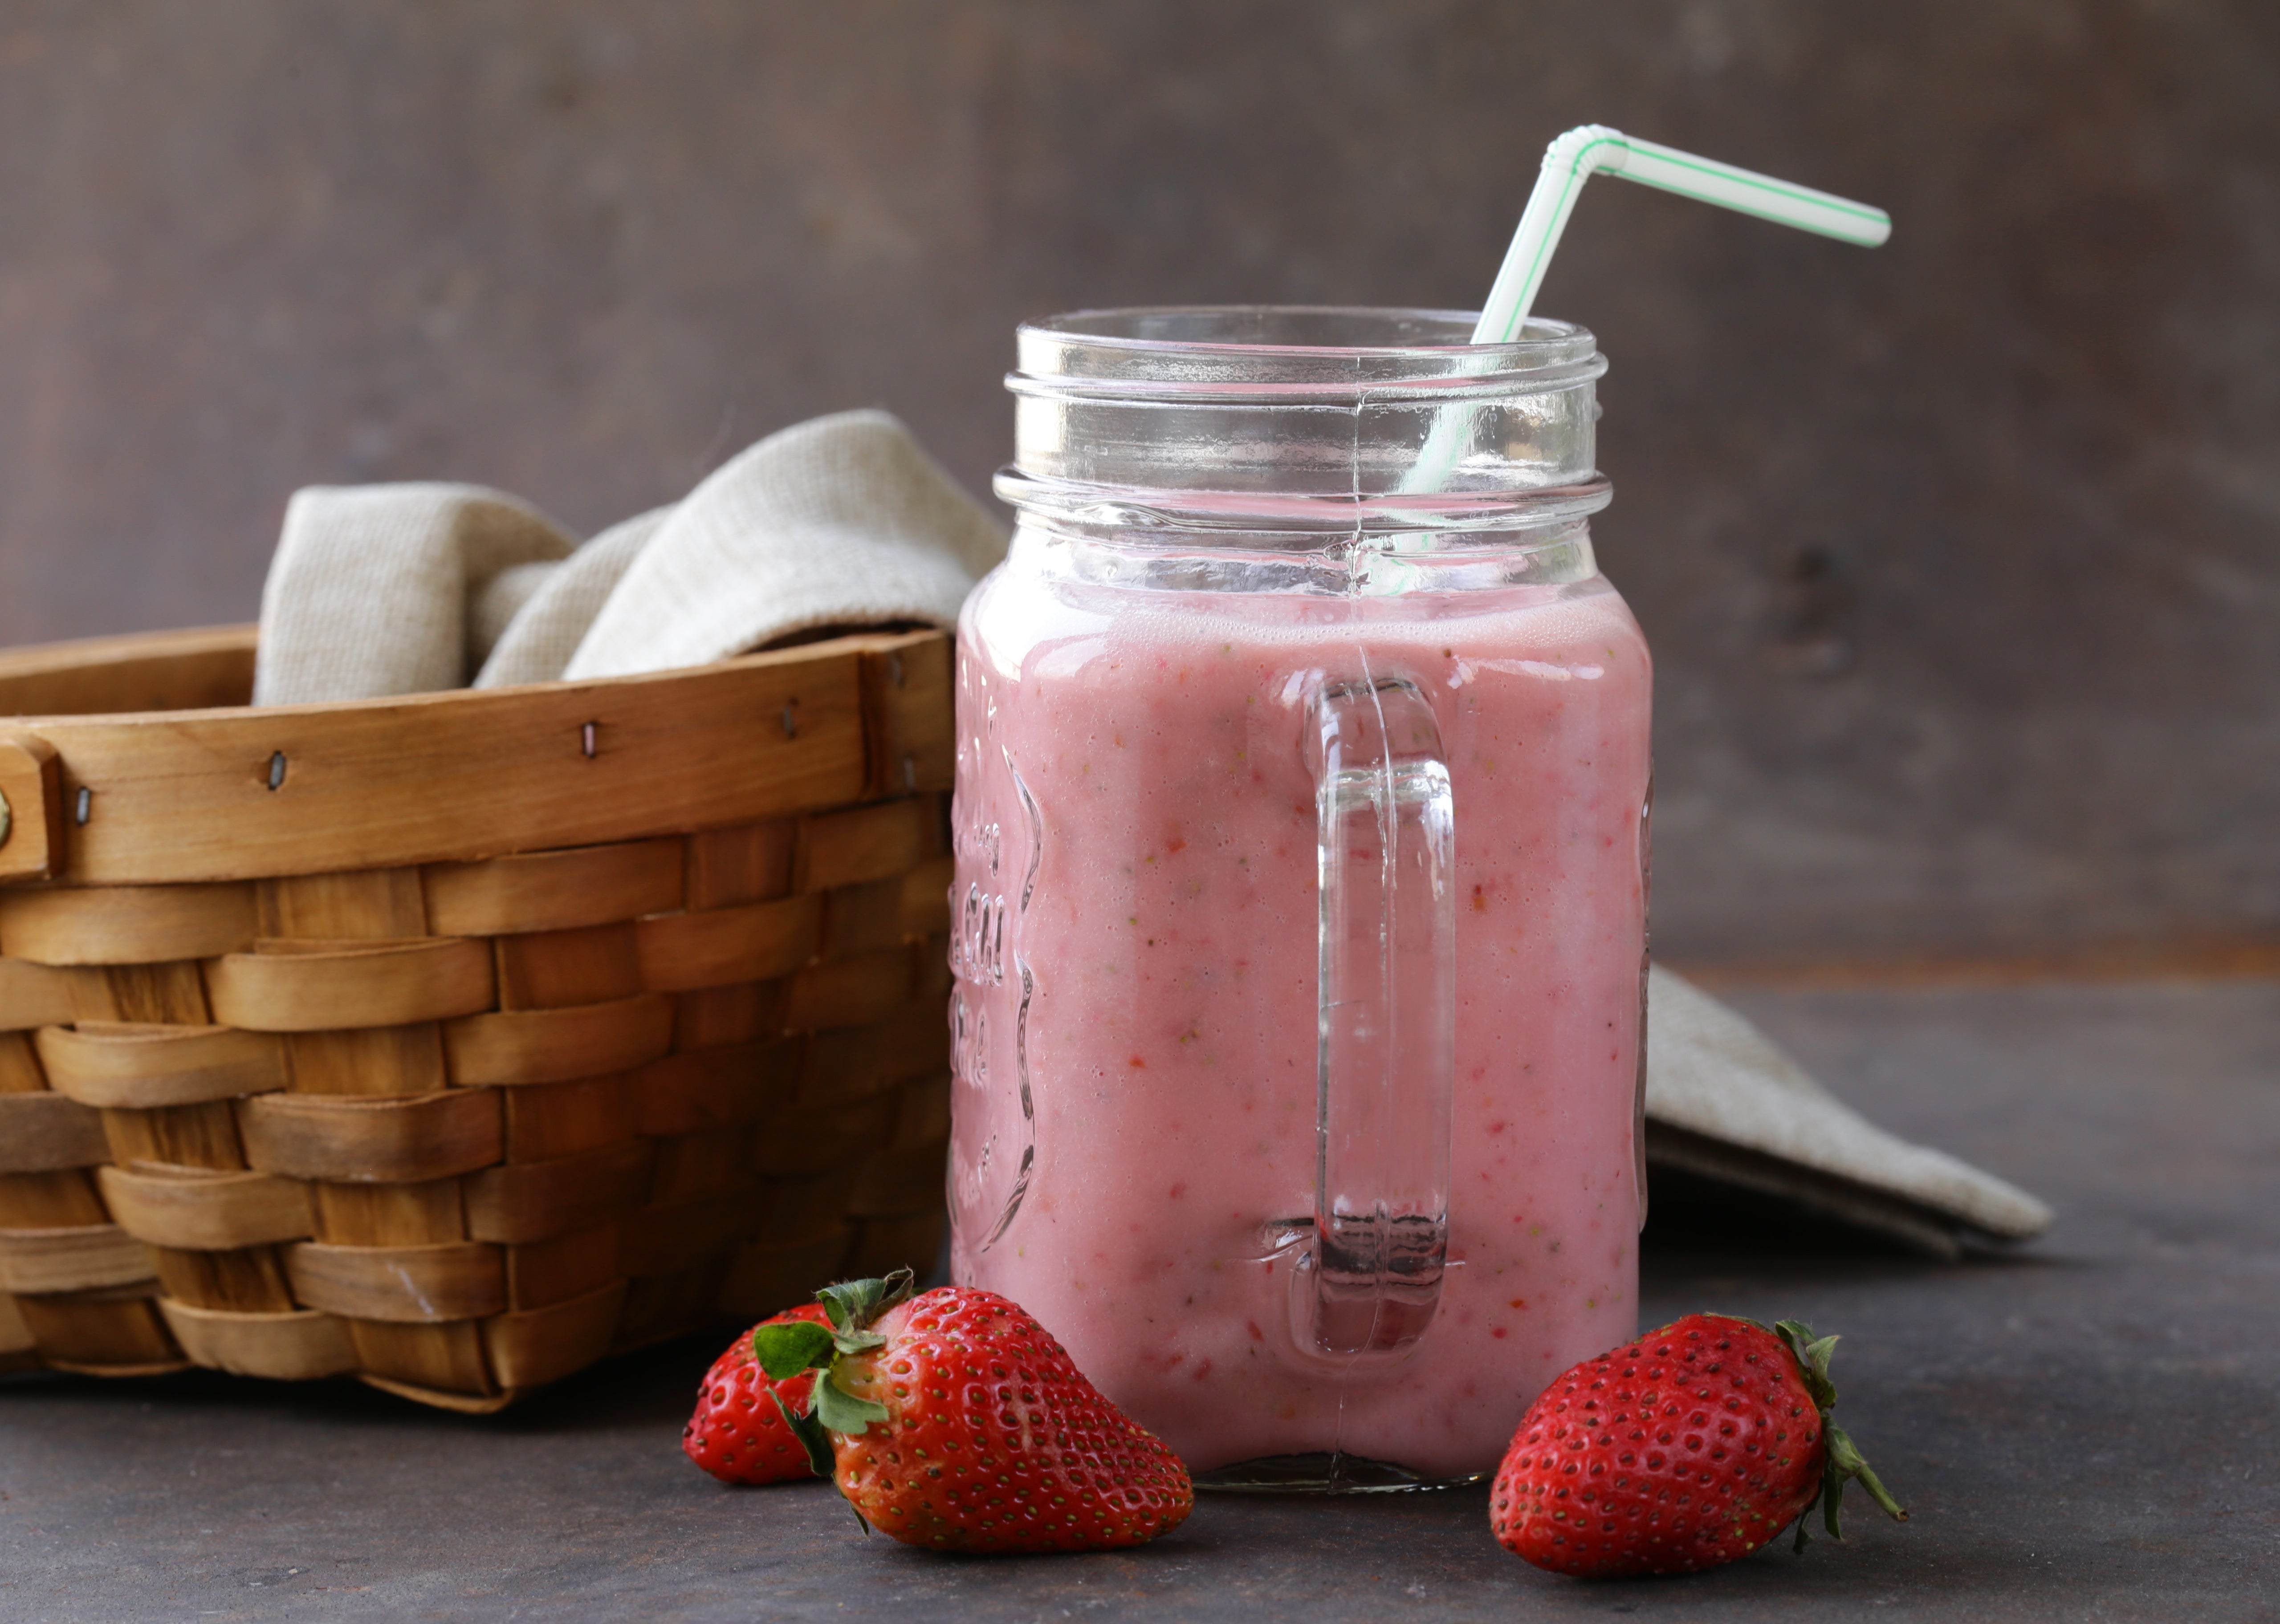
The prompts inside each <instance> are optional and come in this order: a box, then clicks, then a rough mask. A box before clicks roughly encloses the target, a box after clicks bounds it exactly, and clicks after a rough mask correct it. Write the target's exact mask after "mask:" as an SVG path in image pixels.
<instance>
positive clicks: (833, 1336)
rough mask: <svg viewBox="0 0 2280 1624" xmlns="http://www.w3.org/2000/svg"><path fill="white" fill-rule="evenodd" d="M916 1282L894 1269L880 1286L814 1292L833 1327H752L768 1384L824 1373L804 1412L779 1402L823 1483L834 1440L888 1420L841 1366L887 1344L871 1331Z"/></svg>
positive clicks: (848, 1285) (854, 1283) (854, 1284)
mask: <svg viewBox="0 0 2280 1624" xmlns="http://www.w3.org/2000/svg"><path fill="white" fill-rule="evenodd" d="M916 1284H917V1277H916V1276H915V1275H913V1274H912V1272H911V1271H910V1270H908V1269H897V1270H896V1271H895V1272H894V1273H893V1274H890V1275H888V1276H887V1277H886V1278H885V1279H883V1280H851V1281H841V1282H840V1283H839V1284H837V1285H835V1286H826V1287H825V1288H824V1289H822V1290H820V1291H819V1292H817V1293H816V1294H815V1296H816V1300H817V1301H818V1302H820V1303H821V1304H822V1305H823V1312H825V1313H826V1314H827V1315H828V1316H829V1317H830V1320H831V1323H830V1325H829V1326H828V1327H826V1326H820V1325H816V1324H814V1323H813V1322H810V1321H793V1322H791V1323H789V1324H767V1325H762V1326H759V1327H756V1328H754V1330H753V1332H752V1357H753V1358H757V1359H758V1360H759V1362H760V1368H761V1369H762V1370H764V1371H766V1373H767V1375H768V1379H769V1380H770V1381H772V1382H782V1381H783V1380H785V1379H786V1378H787V1377H790V1376H796V1375H797V1374H800V1373H801V1372H802V1371H805V1370H813V1371H817V1372H819V1373H820V1374H818V1375H817V1376H816V1378H815V1385H814V1388H813V1392H812V1393H811V1395H810V1397H809V1398H808V1403H807V1407H806V1408H805V1410H803V1411H800V1412H797V1413H795V1412H793V1411H792V1409H791V1408H790V1405H786V1404H785V1403H784V1401H783V1400H782V1398H778V1399H777V1400H776V1407H777V1408H778V1409H779V1410H781V1411H782V1412H783V1418H784V1420H785V1422H786V1423H787V1424H788V1425H789V1426H790V1428H791V1429H792V1432H793V1433H794V1435H797V1437H798V1439H799V1441H800V1442H801V1443H803V1444H805V1446H806V1449H807V1459H808V1464H809V1465H810V1466H813V1467H814V1468H815V1474H816V1475H817V1476H818V1477H827V1478H828V1477H829V1476H830V1475H831V1474H832V1471H833V1456H832V1452H831V1438H830V1434H832V1433H835V1432H838V1433H847V1434H851V1435H861V1434H862V1433H863V1432H865V1431H866V1430H867V1429H868V1428H869V1427H870V1425H871V1423H872V1422H873V1421H883V1420H886V1419H887V1409H886V1406H885V1405H879V1404H874V1403H872V1402H871V1401H870V1400H869V1399H867V1398H858V1397H855V1396H854V1395H853V1394H851V1393H850V1392H848V1391H847V1389H845V1388H843V1387H842V1386H841V1385H840V1384H839V1381H838V1369H839V1361H840V1360H841V1359H843V1358H846V1357H848V1356H849V1355H851V1354H857V1353H867V1352H869V1351H871V1350H872V1349H874V1348H882V1347H884V1346H886V1343H887V1339H886V1338H885V1337H883V1336H882V1335H879V1334H878V1333H877V1332H876V1331H874V1330H873V1329H872V1328H871V1326H872V1324H873V1323H874V1321H875V1320H877V1319H878V1318H879V1316H880V1315H882V1314H883V1313H885V1312H887V1311H888V1310H889V1309H890V1308H892V1307H894V1306H895V1305H897V1304H899V1303H902V1302H905V1301H906V1300H908V1298H909V1297H910V1295H911V1291H912V1289H913V1287H914V1286H915V1285H916ZM866 1526H868V1525H866Z"/></svg>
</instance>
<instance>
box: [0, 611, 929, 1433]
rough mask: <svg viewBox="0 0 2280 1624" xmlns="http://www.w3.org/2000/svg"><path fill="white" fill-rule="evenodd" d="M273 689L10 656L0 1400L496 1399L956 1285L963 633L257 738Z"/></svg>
mask: <svg viewBox="0 0 2280 1624" xmlns="http://www.w3.org/2000/svg"><path fill="white" fill-rule="evenodd" d="M251 668H252V642H251V638H250V634H248V633H244V632H238V631H231V632H222V633H201V634H182V635H170V636H166V637H159V638H151V639H119V640H111V641H109V642H106V643H96V644H88V645H79V646H73V647H65V648H62V649H57V650H27V651H19V652H17V653H12V654H0V714H4V713H7V712H20V713H22V715H21V719H20V720H16V721H13V722H6V721H0V796H4V797H6V798H7V800H8V802H9V807H10V814H11V815H10V823H11V828H10V832H9V834H8V835H7V836H6V837H5V838H4V839H0V1370H5V1369H11V1368H19V1367H22V1366H26V1365H46V1366H52V1367H57V1368H63V1369H73V1370H82V1371H93V1372H96V1373H100V1374H122V1375H123V1374H142V1373H145V1372H150V1371H156V1370H161V1369H171V1368H179V1367H180V1366H182V1365H183V1364H185V1363H189V1364H197V1365H203V1366H208V1367H210V1368H213V1369H218V1370H224V1371H230V1372H234V1373H237V1374H249V1375H260V1376H266V1377H272V1378H277V1379H289V1380H302V1379H313V1378H317V1377H322V1376H333V1375H341V1374H354V1375H358V1376H360V1377H362V1378H363V1379H364V1380H366V1381H367V1382H371V1383H373V1384H374V1385H375V1386H379V1387H381V1388H383V1389H387V1390H389V1391H392V1392H397V1393H401V1394H404V1395H405V1396H407V1397H414V1398H418V1399H420V1400H422V1401H423V1402H427V1403H430V1404H435V1405H443V1406H446V1407H450V1408H454V1409H461V1410H469V1411H478V1412H480V1411H488V1410H491V1409H496V1408H497V1407H498V1406H499V1405H503V1404H505V1403H508V1402H511V1401H512V1398H513V1397H515V1396H516V1395H517V1394H518V1393H520V1392H521V1391H523V1390H526V1389H528V1388H530V1387H533V1386H536V1385H539V1384H541V1383H543V1382H550V1381H553V1380H556V1379H558V1378H559V1377H561V1376H564V1375H566V1374H570V1373H572V1372H573V1371H575V1370H577V1369H580V1368H582V1367H583V1366H585V1365H587V1364H589V1363H590V1362H592V1361H593V1360H594V1359H596V1358H601V1357H603V1356H604V1355H605V1353H607V1352H609V1351H613V1350H618V1349H624V1348H629V1347H634V1346H637V1345H639V1344H641V1343H645V1342H649V1341H652V1340H655V1339H657V1338H659V1337H661V1336H668V1335H675V1334H677V1333H679V1332H682V1331H684V1330H687V1329H689V1328H694V1327H696V1326H698V1325H701V1324H704V1323H705V1322H707V1321H708V1320H711V1319H712V1318H713V1317H714V1316H716V1315H720V1314H733V1315H738V1316H744V1317H751V1316H756V1315H758V1314H759V1313H762V1312H769V1311H772V1310H774V1309H775V1308H779V1307H782V1306H784V1305H787V1304H789V1303H790V1302H793V1301H797V1300H803V1299H805V1297H807V1295H808V1294H809V1293H810V1292H811V1291H812V1290H813V1289H814V1287H815V1286H816V1285H818V1284H820V1283H821V1282H822V1281H824V1280H826V1279H828V1278H832V1277H834V1276H836V1275H838V1274H843V1273H844V1272H845V1271H846V1269H847V1268H848V1267H850V1266H854V1265H864V1266H880V1265H881V1264H882V1259H885V1258H890V1257H891V1258H893V1262H892V1263H888V1264H885V1265H884V1266H888V1267H892V1266H899V1265H905V1264H907V1265H911V1266H916V1267H919V1268H920V1269H924V1268H925V1267H926V1266H928V1265H929V1264H930V1263H931V1262H932V1260H933V1257H934V1251H935V1248H936V1245H937V1244H938V1243H939V1238H940V1235H941V1228H942V1212H941V1202H942V1169H943V1164H944V1150H945V1145H946V1140H947V1133H948V1117H947V1106H946V1101H947V1090H948V1035H947V1028H946V1023H945V1020H944V998H945V997H946V993H947V985H948V983H947V969H946V966H945V963H944V946H945V938H946V935H947V933H948V930H949V928H950V912H949V907H948V902H947V890H948V885H949V857H948V849H947V805H946V791H947V790H948V789H949V785H950V779H951V767H952V763H953V758H954V757H953V741H952V736H951V672H950V659H949V652H948V645H947V641H946V640H945V639H944V637H942V636H941V635H938V634H931V633H928V634H918V635H883V634H874V635H860V636H854V637H846V638H840V639H836V640H832V641H829V642H825V643H816V644H812V645H809V646H807V647H805V648H800V649H796V650H783V651H780V652H775V653H769V654H763V655H759V656H752V657H748V658H743V659H739V660H733V661H728V662H725V663H723V664H721V665H719V666H708V667H705V668H703V669H701V670H697V671H691V672H686V673H670V674H667V675H663V676H659V677H646V678H633V679H625V680H621V681H611V682H602V683H584V684H551V685H545V686H542V687H538V688H534V689H503V690H496V691H490V692H484V693H480V694H477V693H459V694H450V695H435V696H422V697H417V698H412V699H403V700H384V701H370V702H360V703H358V704H347V705H331V706H298V707H279V708H273V709H266V710H260V711H255V710H251V709H249V708H246V707H245V706H244V703H243V702H244V699H245V697H246V694H247V692H248V691H249V689H250V677H251ZM100 712H130V713H127V714H105V713H100Z"/></svg>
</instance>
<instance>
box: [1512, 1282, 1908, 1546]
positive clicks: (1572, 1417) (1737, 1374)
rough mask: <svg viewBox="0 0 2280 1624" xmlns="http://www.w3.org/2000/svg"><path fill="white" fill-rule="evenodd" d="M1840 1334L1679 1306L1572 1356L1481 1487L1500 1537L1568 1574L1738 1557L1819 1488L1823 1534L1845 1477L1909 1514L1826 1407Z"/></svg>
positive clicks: (1807, 1505)
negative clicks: (1608, 1345) (1652, 1324)
mask: <svg viewBox="0 0 2280 1624" xmlns="http://www.w3.org/2000/svg"><path fill="white" fill-rule="evenodd" d="M1836 1345H1837V1338H1835V1337H1834V1336H1824V1337H1822V1338H1821V1339H1820V1340H1819V1341H1815V1340H1814V1335H1813V1332H1812V1329H1811V1328H1809V1327H1806V1326H1804V1325H1800V1324H1799V1323H1798V1322H1797V1321H1796V1320H1782V1321H1781V1322H1780V1323H1779V1324H1777V1325H1776V1326H1775V1328H1773V1329H1772V1330H1770V1331H1769V1330H1768V1329H1767V1328H1765V1327H1764V1326H1762V1325H1760V1324H1758V1323H1757V1322H1756V1321H1755V1320H1734V1319H1729V1318H1727V1317H1726V1316H1724V1315H1722V1314H1689V1315H1688V1316H1687V1317H1686V1318H1685V1319H1683V1320H1675V1321H1674V1322H1673V1323H1671V1324H1669V1325H1666V1326H1664V1327H1663V1328H1661V1329H1660V1330H1659V1331H1650V1332H1648V1333H1647V1334H1646V1335H1644V1336H1642V1337H1640V1338H1639V1339H1638V1340H1637V1342H1635V1343H1631V1344H1630V1345H1629V1346H1628V1347H1622V1348H1618V1349H1616V1350H1614V1351H1613V1352H1611V1353H1603V1354H1601V1355H1600V1356H1599V1357H1598V1358H1595V1359H1585V1360H1584V1361H1583V1363H1582V1364H1580V1365H1578V1366H1575V1368H1574V1369H1573V1370H1570V1371H1568V1373H1567V1374H1565V1375H1563V1376H1561V1377H1560V1379H1559V1380H1558V1381H1556V1382H1553V1383H1552V1385H1551V1386H1550V1387H1549V1388H1548V1389H1545V1390H1544V1396H1543V1397H1540V1398H1538V1399H1537V1401H1536V1403H1535V1405H1534V1406H1533V1407H1532V1408H1530V1409H1529V1412H1528V1414H1527V1415H1526V1417H1525V1418H1523V1419H1522V1420H1521V1423H1520V1430H1519V1431H1517V1432H1515V1433H1514V1435H1513V1439H1512V1448H1511V1449H1510V1450H1509V1451H1506V1455H1505V1458H1504V1466H1502V1468H1501V1469H1500V1470H1498V1473H1497V1478H1496V1488H1495V1489H1494V1491H1493V1492H1492V1493H1491V1494H1490V1500H1489V1527H1490V1528H1491V1529H1492V1530H1493V1531H1494V1532H1495V1534H1496V1536H1497V1540H1498V1543H1501V1544H1502V1545H1503V1546H1504V1548H1505V1549H1506V1550H1507V1551H1512V1552H1514V1554H1515V1555H1518V1556H1523V1557H1526V1558H1527V1559H1529V1561H1531V1562H1533V1563H1535V1564H1536V1566H1538V1567H1548V1568H1550V1569H1552V1571H1553V1572H1554V1573H1560V1574H1575V1575H1576V1576H1578V1577H1579V1578H1598V1579H1608V1578H1620V1577H1623V1576H1625V1575H1629V1574H1684V1573H1691V1572H1693V1571H1694V1570H1695V1569H1697V1568H1703V1567H1715V1566H1718V1565H1719V1564H1720V1563H1722V1562H1733V1561H1738V1560H1739V1559H1741V1558H1743V1557H1745V1556H1747V1555H1749V1554H1750V1552H1752V1551H1755V1550H1757V1549H1758V1547H1759V1546H1760V1545H1763V1544H1765V1543H1767V1542H1768V1541H1769V1540H1771V1539H1772V1538H1773V1537H1774V1536H1775V1535H1777V1534H1779V1533H1780V1532H1781V1531H1782V1529H1783V1528H1784V1527H1786V1526H1787V1525H1788V1523H1789V1522H1790V1520H1791V1519H1792V1518H1794V1519H1796V1520H1797V1549H1798V1550H1799V1551H1803V1550H1804V1549H1805V1543H1806V1531H1805V1513H1806V1512H1809V1511H1811V1510H1812V1509H1813V1506H1814V1502H1815V1501H1816V1500H1818V1501H1820V1502H1821V1505H1822V1520H1823V1522H1824V1523H1825V1524H1826V1526H1827V1528H1828V1529H1829V1537H1830V1538H1831V1539H1842V1538H1844V1535H1843V1533H1842V1532H1841V1531H1840V1530H1839V1528H1838V1527H1837V1502H1838V1501H1839V1500H1840V1499H1841V1498H1842V1497H1843V1496H1844V1493H1845V1483H1846V1482H1847V1481H1849V1480H1851V1479H1853V1478H1858V1479H1860V1486H1861V1487H1862V1488H1863V1489H1867V1490H1868V1497H1869V1498H1871V1499H1873V1500H1875V1501H1876V1504H1877V1505H1879V1506H1881V1507H1883V1510H1884V1511H1885V1512H1887V1513H1888V1514H1890V1515H1891V1516H1892V1517H1894V1518H1896V1519H1898V1520H1899V1521H1902V1522H1906V1520H1907V1517H1908V1514H1907V1512H1904V1511H1902V1510H1901V1509H1900V1508H1899V1505H1898V1504H1897V1503H1895V1502H1894V1500H1893V1499H1892V1497H1891V1495H1889V1494H1887V1493H1886V1492H1885V1491H1884V1486H1883V1484H1882V1483H1880V1482H1877V1481H1876V1474H1875V1473H1874V1472H1871V1471H1870V1470H1869V1469H1868V1462H1867V1461H1865V1460H1863V1459H1860V1451H1859V1450H1857V1449H1855V1448H1853V1440H1852V1439H1850V1438H1848V1437H1846V1436H1845V1433H1844V1430H1843V1429H1842V1428H1839V1427H1838V1426H1837V1424H1836V1423H1835V1422H1834V1421H1832V1420H1829V1409H1830V1407H1831V1406H1832V1405H1835V1404H1836V1402H1837V1389H1836V1388H1835V1387H1834V1386H1832V1385H1831V1384H1830V1382H1829V1350H1831V1349H1832V1348H1834V1347H1835V1346H1836Z"/></svg>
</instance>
